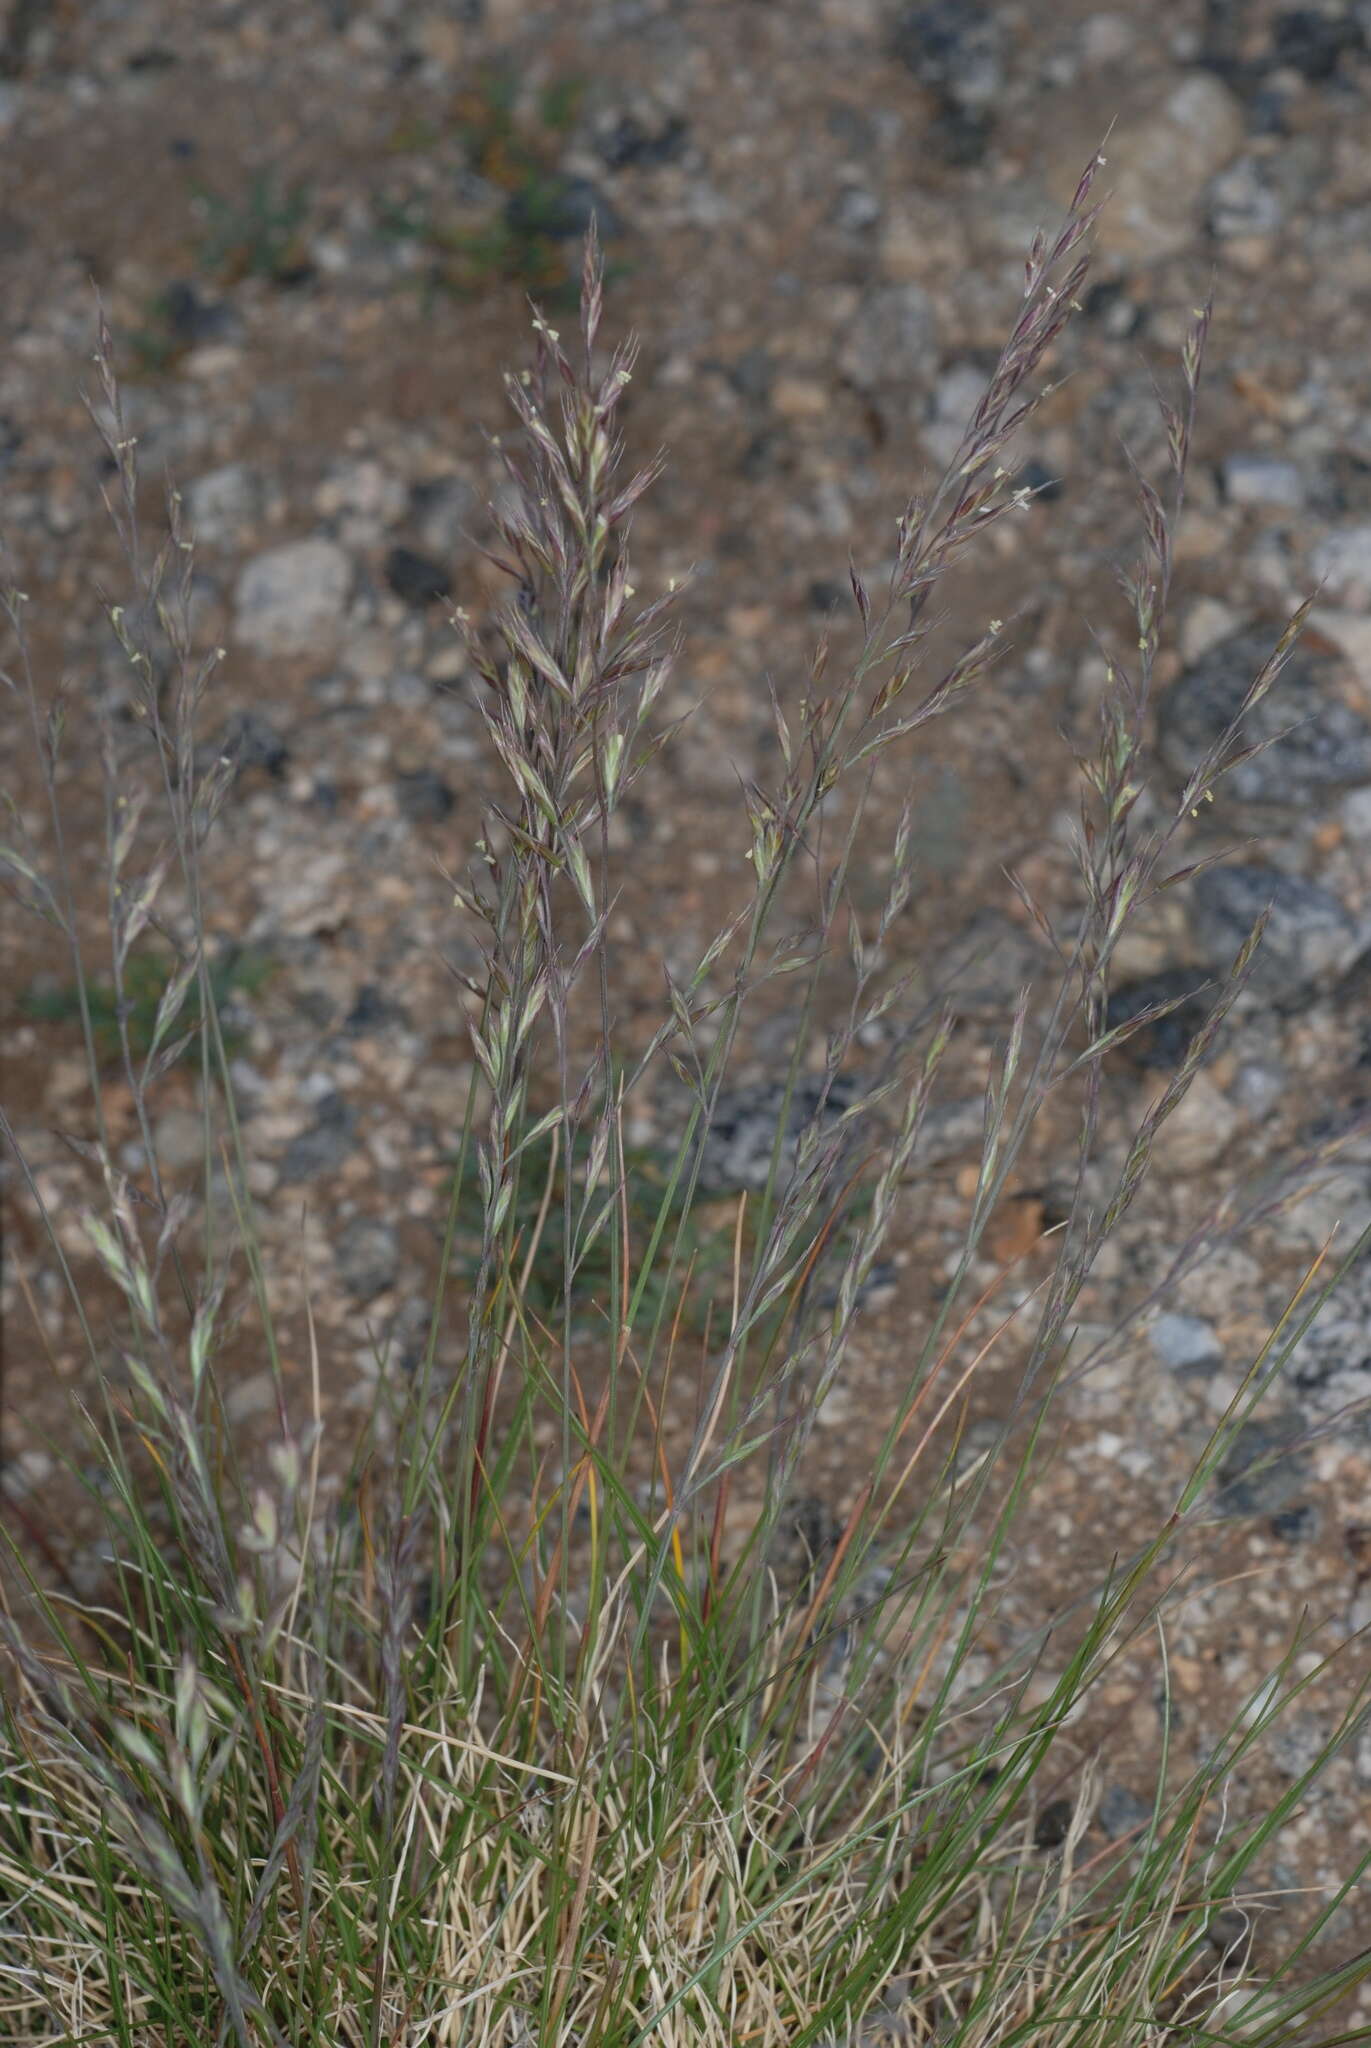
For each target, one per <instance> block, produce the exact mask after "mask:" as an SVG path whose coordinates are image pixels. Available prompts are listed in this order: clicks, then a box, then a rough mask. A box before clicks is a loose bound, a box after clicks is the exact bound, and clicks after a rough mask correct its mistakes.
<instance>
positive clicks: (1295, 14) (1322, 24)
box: [1271, 7, 1366, 85]
mask: <svg viewBox="0 0 1371 2048" xmlns="http://www.w3.org/2000/svg"><path fill="white" fill-rule="evenodd" d="M1365 47H1366V31H1365V29H1364V28H1363V26H1362V24H1361V23H1360V22H1359V21H1358V20H1357V19H1356V16H1355V15H1354V14H1353V13H1352V12H1351V10H1350V9H1338V10H1337V11H1336V12H1330V11H1328V10H1327V9H1325V8H1322V7H1291V8H1287V10H1286V11H1285V13H1283V14H1278V15H1277V16H1276V19H1275V21H1274V22H1273V24H1272V28H1271V62H1272V64H1273V66H1275V67H1276V68H1278V69H1280V70H1288V71H1297V72H1298V73H1299V74H1300V77H1301V78H1304V79H1307V80H1308V81H1309V83H1310V84H1311V85H1316V84H1323V83H1326V82H1327V80H1329V79H1331V78H1332V77H1334V76H1335V74H1336V73H1337V71H1338V69H1339V67H1340V65H1341V64H1342V63H1343V61H1344V59H1345V58H1347V57H1348V56H1349V55H1351V54H1352V53H1353V52H1355V51H1358V50H1363V49H1365Z"/></svg>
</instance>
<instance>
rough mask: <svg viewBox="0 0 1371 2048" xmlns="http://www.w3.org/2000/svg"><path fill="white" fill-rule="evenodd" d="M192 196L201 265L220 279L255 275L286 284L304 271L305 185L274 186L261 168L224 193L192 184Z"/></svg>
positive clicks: (304, 274) (301, 276) (233, 281)
mask: <svg viewBox="0 0 1371 2048" xmlns="http://www.w3.org/2000/svg"><path fill="white" fill-rule="evenodd" d="M194 197H195V200H196V204H197V206H198V208H199V210H200V214H201V217H202V221H203V226H202V230H201V235H200V242H199V248H198V250H197V258H198V261H199V263H200V266H201V268H202V269H203V270H206V271H208V272H210V273H211V274H212V275H213V276H215V277H217V278H219V279H220V281H221V282H223V283H225V284H236V283H238V282H239V281H240V280H241V279H242V278H245V277H256V278H263V279H265V280H266V281H267V282H268V283H269V284H277V285H291V284H298V283H300V282H301V281H302V280H303V279H304V278H305V277H307V276H308V274H309V269H310V265H309V258H308V254H307V252H306V249H305V243H304V238H303V229H304V225H305V221H306V219H307V218H308V214H309V191H308V188H307V186H305V185H303V184H294V185H291V186H289V187H284V188H281V187H278V184H277V179H276V174H275V173H274V172H273V171H270V170H264V171H257V172H255V173H254V175H253V176H252V177H251V178H250V179H249V181H248V185H247V190H246V192H245V193H244V194H242V195H241V196H238V197H233V198H228V197H225V196H224V195H223V194H222V193H219V192H215V191H213V190H212V189H211V188H210V187H209V186H206V185H197V186H196V187H195V188H194Z"/></svg>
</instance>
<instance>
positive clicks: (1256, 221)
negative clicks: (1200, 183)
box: [1206, 156, 1285, 241]
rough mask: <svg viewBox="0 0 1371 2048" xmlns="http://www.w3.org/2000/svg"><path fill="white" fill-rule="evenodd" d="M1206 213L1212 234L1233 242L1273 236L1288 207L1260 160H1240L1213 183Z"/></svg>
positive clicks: (1219, 175) (1211, 181)
mask: <svg viewBox="0 0 1371 2048" xmlns="http://www.w3.org/2000/svg"><path fill="white" fill-rule="evenodd" d="M1206 212H1207V218H1208V222H1209V232H1210V233H1211V234H1212V235H1216V236H1217V237H1218V238H1219V240H1220V241H1230V240H1232V239H1233V238H1234V237H1235V236H1238V235H1272V234H1274V233H1275V232H1276V230H1277V228H1278V227H1280V225H1281V223H1282V221H1283V220H1284V219H1285V204H1284V201H1283V199H1282V198H1281V195H1280V193H1279V192H1278V191H1277V190H1276V188H1275V187H1274V185H1272V184H1271V183H1270V182H1269V181H1268V179H1267V177H1266V175H1265V169H1264V166H1263V165H1262V164H1261V163H1260V162H1259V161H1258V159H1257V158H1256V157H1251V156H1241V157H1239V158H1238V160H1237V162H1236V163H1231V164H1228V165H1227V166H1226V167H1225V168H1224V169H1223V170H1221V171H1220V172H1219V173H1218V175H1217V176H1216V177H1214V178H1211V179H1210V182H1209V191H1208V194H1207V204H1206Z"/></svg>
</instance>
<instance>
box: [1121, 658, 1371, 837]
mask: <svg viewBox="0 0 1371 2048" xmlns="http://www.w3.org/2000/svg"><path fill="white" fill-rule="evenodd" d="M1275 639H1276V635H1275V634H1274V633H1268V632H1265V631H1255V632H1242V633H1236V634H1234V635H1233V636H1232V637H1231V638H1230V639H1227V640H1221V641H1220V642H1219V644H1218V645H1217V646H1216V647H1211V648H1210V649H1209V650H1208V651H1207V652H1206V653H1205V654H1202V655H1201V656H1200V658H1199V660H1198V661H1196V662H1194V663H1193V664H1192V665H1191V667H1190V668H1188V669H1187V670H1186V672H1185V674H1184V675H1183V676H1182V677H1181V678H1180V680H1179V681H1178V682H1177V683H1176V684H1175V686H1174V687H1173V688H1172V689H1170V690H1168V691H1167V693H1166V695H1165V697H1163V699H1162V701H1161V706H1160V709H1159V712H1158V720H1157V725H1158V740H1159V743H1160V747H1161V752H1162V756H1163V759H1164V760H1165V761H1166V763H1167V765H1168V766H1169V767H1170V768H1172V769H1173V770H1174V771H1175V773H1176V774H1177V775H1178V776H1181V777H1187V776H1188V775H1189V774H1190V772H1191V771H1192V769H1193V768H1194V767H1195V766H1196V764H1197V762H1198V761H1199V760H1200V759H1201V757H1202V756H1203V755H1204V754H1205V753H1207V751H1208V750H1209V748H1210V747H1212V746H1213V745H1215V743H1216V742H1217V741H1218V740H1219V739H1221V738H1222V736H1223V734H1224V733H1225V732H1226V731H1227V729H1228V727H1229V726H1230V725H1231V724H1232V722H1233V720H1234V719H1235V718H1236V716H1237V714H1238V711H1239V709H1240V707H1241V705H1242V701H1243V698H1244V697H1245V695H1246V694H1247V691H1248V689H1249V688H1250V686H1251V684H1252V682H1253V680H1254V678H1255V677H1256V676H1257V674H1258V673H1259V672H1260V670H1261V668H1262V665H1263V663H1264V662H1265V661H1266V660H1267V659H1268V657H1269V656H1270V653H1271V649H1272V647H1273V646H1274V644H1275ZM1337 671H1338V663H1337V661H1336V659H1335V658H1334V657H1332V656H1330V655H1327V654H1323V653H1319V652H1316V651H1314V650H1313V649H1310V648H1308V647H1300V646H1297V647H1296V648H1295V650H1294V652H1293V653H1292V654H1291V656H1290V659H1289V661H1288V662H1287V663H1286V666H1285V668H1284V669H1283V670H1282V672H1281V674H1280V676H1279V677H1278V678H1277V680H1276V682H1275V684H1274V685H1273V687H1272V688H1271V690H1270V691H1269V692H1268V694H1267V695H1266V697H1265V698H1264V699H1263V700H1262V702H1261V703H1260V704H1258V705H1257V706H1256V708H1255V710H1253V711H1252V712H1250V713H1249V715H1248V717H1247V719H1246V720H1245V721H1244V730H1243V732H1242V733H1241V734H1240V735H1239V740H1238V746H1239V747H1241V746H1243V745H1248V746H1250V745H1252V744H1254V743H1255V742H1258V741H1261V740H1268V739H1272V738H1274V736H1275V735H1276V734H1278V733H1284V734H1285V737H1284V738H1282V739H1280V740H1279V741H1278V742H1277V744H1276V745H1275V746H1273V747H1270V748H1268V750H1267V751H1266V752H1265V753H1262V754H1258V755H1257V756H1256V757H1255V759H1253V760H1250V761H1244V762H1242V763H1241V764H1240V765H1239V766H1238V767H1236V768H1234V769H1233V770H1232V771H1231V772H1230V773H1229V774H1227V775H1225V776H1224V778H1223V781H1222V782H1221V783H1220V785H1219V797H1220V800H1222V799H1223V798H1225V797H1227V798H1230V799H1235V800H1236V801H1237V802H1239V803H1251V804H1280V805H1285V806H1289V807H1291V808H1295V809H1303V808H1304V807H1305V806H1306V805H1308V804H1310V803H1311V802H1312V803H1317V802H1318V801H1319V800H1320V799H1321V798H1322V797H1324V796H1325V795H1326V794H1327V793H1328V792H1329V791H1331V790H1340V789H1355V788H1357V787H1359V786H1360V785H1362V784H1364V783H1371V725H1368V723H1367V721H1366V720H1365V719H1364V718H1362V717H1361V716H1360V715H1359V714H1358V713H1357V712H1355V711H1353V710H1352V708H1351V706H1350V705H1347V704H1344V703H1343V702H1342V700H1341V698H1340V697H1339V696H1338V695H1337V694H1336V689H1335V682H1336V677H1337ZM1287 727H1293V730H1291V731H1288V732H1287V731H1286V728H1287Z"/></svg>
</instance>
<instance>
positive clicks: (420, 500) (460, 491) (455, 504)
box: [409, 476, 480, 560]
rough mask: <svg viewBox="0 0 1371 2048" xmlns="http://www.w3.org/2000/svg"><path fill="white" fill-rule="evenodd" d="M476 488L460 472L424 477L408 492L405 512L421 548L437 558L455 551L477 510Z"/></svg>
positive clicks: (444, 558)
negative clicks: (406, 510)
mask: <svg viewBox="0 0 1371 2048" xmlns="http://www.w3.org/2000/svg"><path fill="white" fill-rule="evenodd" d="M479 509H480V505H479V500H478V498H477V494H476V492H475V491H474V490H473V489H472V487H471V485H470V484H469V483H467V482H466V481H465V480H464V479H463V478H462V477H460V476H435V477H425V478H424V480H423V481H422V482H421V483H417V484H415V485H414V487H413V489H412V490H411V491H410V494H409V516H410V519H411V521H412V522H413V526H414V531H415V533H416V534H417V535H418V537H419V540H420V541H421V543H422V544H423V546H424V548H425V549H426V550H427V552H428V553H429V554H431V555H436V556H438V557H439V558H440V560H447V559H449V558H450V557H451V556H453V555H455V554H456V553H457V551H458V549H459V548H460V547H461V546H462V543H463V541H464V540H465V538H466V532H467V528H468V527H469V526H470V525H471V523H472V520H473V518H474V517H475V516H476V514H477V513H478V512H479Z"/></svg>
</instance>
